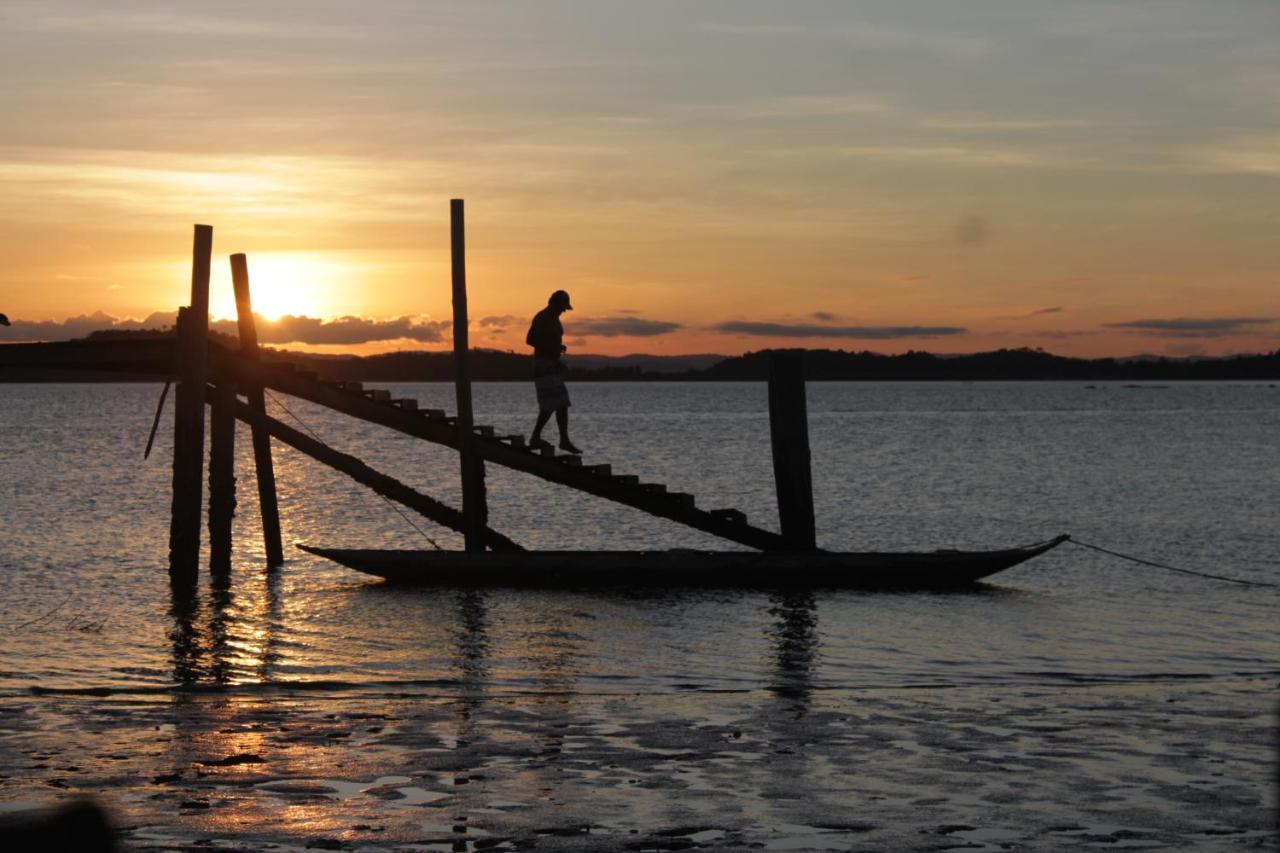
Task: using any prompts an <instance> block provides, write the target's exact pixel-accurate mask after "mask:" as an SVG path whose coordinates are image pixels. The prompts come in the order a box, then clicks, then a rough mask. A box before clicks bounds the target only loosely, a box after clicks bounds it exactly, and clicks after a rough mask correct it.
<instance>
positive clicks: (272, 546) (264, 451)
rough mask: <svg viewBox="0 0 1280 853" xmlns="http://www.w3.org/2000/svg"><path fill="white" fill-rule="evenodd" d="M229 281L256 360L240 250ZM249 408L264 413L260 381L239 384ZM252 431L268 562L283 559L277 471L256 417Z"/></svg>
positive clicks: (244, 343) (247, 352)
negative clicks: (277, 497) (233, 288)
mask: <svg viewBox="0 0 1280 853" xmlns="http://www.w3.org/2000/svg"><path fill="white" fill-rule="evenodd" d="M231 283H232V285H233V286H234V287H235V291H236V321H237V325H238V326H239V329H240V354H241V355H243V356H244V357H245V358H246V359H248V360H249V361H257V360H258V327H257V324H256V323H255V322H254V319H253V303H252V301H251V300H250V299H249V262H248V259H246V258H245V256H244V255H243V254H235V255H232V256H231ZM241 390H242V391H243V392H244V395H245V398H246V399H247V400H248V401H249V408H250V409H251V410H253V412H254V414H255V416H261V417H262V418H265V417H266V414H267V404H266V400H265V398H264V396H263V389H262V385H261V383H252V384H250V383H245V384H242V385H241ZM249 429H250V432H251V433H252V435H253V462H254V465H255V467H256V468H257V472H258V505H259V506H260V507H261V509H262V540H263V545H264V547H265V550H266V552H267V566H268V567H275V566H279V565H282V564H283V563H284V546H283V545H282V544H281V541H280V508H279V506H278V505H277V504H276V471H275V465H274V464H273V463H272V461H271V436H270V435H269V434H268V433H267V430H266V427H265V425H264V423H263V421H262V420H261V418H259V419H258V420H256V421H250V422H249Z"/></svg>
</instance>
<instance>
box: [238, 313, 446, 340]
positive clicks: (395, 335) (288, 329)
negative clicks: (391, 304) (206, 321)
mask: <svg viewBox="0 0 1280 853" xmlns="http://www.w3.org/2000/svg"><path fill="white" fill-rule="evenodd" d="M228 322H230V321H228ZM232 325H233V326H234V324H232ZM451 325H452V324H451V323H449V322H448V321H445V320H422V319H420V318H417V317H396V318H395V319H391V320H371V319H367V318H364V317H339V318H337V319H335V320H320V319H317V318H315V317H295V316H292V315H287V316H284V317H281V318H280V319H279V320H276V321H274V322H267V321H265V320H263V319H261V318H259V319H258V340H259V341H261V342H262V343H272V344H287V343H294V342H296V343H303V344H365V343H370V342H371V341H392V340H401V339H405V340H412V341H422V342H424V343H435V342H437V341H441V340H443V339H444V333H445V332H446V331H447V330H448V329H449V328H450V326H451Z"/></svg>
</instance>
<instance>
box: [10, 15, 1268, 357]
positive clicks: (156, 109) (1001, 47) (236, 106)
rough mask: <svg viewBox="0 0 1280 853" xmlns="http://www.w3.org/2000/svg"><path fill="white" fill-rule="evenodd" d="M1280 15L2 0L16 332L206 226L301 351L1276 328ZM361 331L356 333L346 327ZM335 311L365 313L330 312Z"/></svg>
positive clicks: (743, 346)
mask: <svg viewBox="0 0 1280 853" xmlns="http://www.w3.org/2000/svg"><path fill="white" fill-rule="evenodd" d="M1278 39H1280V3H1277V2H1275V0H1258V2H1247V0H1241V2H1221V3H1211V2H1203V0H1194V2H1177V0H1162V2H1141V0H1133V2H1122V3H1120V2H1106V3H1102V2H1096V3H1095V2H1083V0H1082V2H1070V3H1066V2H1032V1H1031V0H1008V2H996V0H971V1H970V2H944V0H937V2H912V1H911V0H891V1H890V2H846V0H841V2H830V3H816V2H786V3H781V2H767V3H766V2H751V0H726V1H725V2H652V0H645V2H527V3H490V2H475V0H469V2H465V3H420V2H410V0H398V2H391V0H365V2H360V3H355V2H350V0H340V2H336V1H331V0H307V2H280V3H261V2H220V3H207V2H205V3H188V2H164V3H137V2H110V3H108V2H87V1H86V0H79V2H72V1H71V0H64V1H63V2H59V0H40V2H23V0H6V2H5V3H4V4H3V5H2V6H0V69H2V71H3V80H4V85H3V86H2V87H0V115H3V116H4V119H3V120H4V127H5V130H4V133H3V135H0V181H2V182H3V192H0V257H2V258H3V260H2V261H0V311H3V312H4V313H6V314H7V315H8V316H9V318H10V320H11V321H13V326H12V327H10V328H0V341H5V340H7V341H12V340H21V339H33V338H36V339H56V338H59V337H63V338H65V337H70V336H74V335H78V334H83V333H84V332H85V331H87V330H88V329H91V328H103V327H107V326H111V325H113V324H115V325H120V324H123V325H124V326H125V327H131V326H132V325H136V324H137V323H136V322H135V323H132V324H131V323H129V322H128V321H144V322H145V321H146V320H147V318H148V317H152V315H158V316H155V317H152V319H151V321H150V322H151V323H153V324H154V323H159V322H162V321H163V320H164V318H166V317H168V316H170V315H171V313H172V312H173V311H174V310H175V309H176V307H177V306H178V305H180V304H182V303H184V302H185V301H186V300H187V295H188V290H189V284H190V253H191V226H192V224H193V223H196V222H201V223H208V224H211V225H213V226H214V252H215V256H214V264H215V267H214V270H215V275H214V280H213V296H212V310H213V313H214V315H215V317H230V316H233V309H234V306H233V302H232V300H231V288H230V277H229V274H228V263H227V256H228V255H229V254H231V253H233V252H247V253H248V254H249V265H250V271H251V275H252V279H253V287H254V299H255V302H256V303H257V305H258V306H259V308H260V309H261V311H262V312H263V313H264V315H266V316H267V317H268V318H276V317H280V316H282V315H294V318H293V319H290V320H287V321H285V322H282V323H280V324H278V326H277V327H276V328H275V330H274V331H272V332H269V333H268V334H267V335H266V336H265V337H267V338H268V339H269V340H272V341H273V345H276V346H290V347H292V348H298V349H319V350H324V351H331V352H338V351H353V352H363V353H367V352H376V351H383V350H394V349H408V348H441V347H443V346H445V345H446V342H447V340H448V325H447V322H445V321H447V320H448V318H449V317H450V307H449V306H450V303H449V273H448V270H449V266H448V264H449V256H448V250H449V244H448V199H450V198H452V197H460V198H465V199H466V202H467V218H468V226H469V228H468V240H469V249H470V255H469V283H470V302H471V317H472V332H471V334H472V342H473V344H474V345H479V346H492V347H498V348H503V349H516V350H520V351H523V350H524V346H523V337H524V331H525V328H526V326H527V323H528V318H529V317H530V316H531V315H532V314H533V313H534V312H535V311H536V310H538V309H539V308H541V307H542V305H544V304H545V302H546V297H547V294H548V293H549V292H550V291H551V290H553V289H556V288H559V287H563V288H565V289H567V290H568V291H569V292H570V293H571V294H572V298H573V302H574V305H575V309H576V310H575V311H574V312H572V313H571V314H568V315H566V317H565V325H566V329H567V331H568V340H569V344H570V349H571V351H572V350H577V351H580V352H594V353H609V354H622V353H630V352H650V353H692V352H718V353H729V354H734V353H740V352H743V351H746V350H752V349H762V348H765V347H770V346H780V345H803V346H812V347H819V346H824V347H835V348H843V349H857V350H862V349H871V350H876V351H881V352H900V351H904V350H907V349H928V350H931V351H935V352H972V351H978V350H986V349H994V348H997V347H1017V346H1032V347H1043V348H1045V349H1047V350H1049V351H1051V352H1058V353H1062V354H1075V355H1128V354H1134V353H1142V352H1150V353H1167V354H1191V353H1207V354H1220V353H1231V352H1243V351H1270V350H1274V349H1277V348H1280V300H1278V299H1277V259H1278V258H1280V250H1278V249H1277V246H1280V236H1278V235H1280V181H1278V179H1280V122H1278V119H1280V51H1277V49H1276V44H1277V41H1278ZM344 317H345V318H348V319H346V320H341V319H339V318H344ZM335 321H337V322H335Z"/></svg>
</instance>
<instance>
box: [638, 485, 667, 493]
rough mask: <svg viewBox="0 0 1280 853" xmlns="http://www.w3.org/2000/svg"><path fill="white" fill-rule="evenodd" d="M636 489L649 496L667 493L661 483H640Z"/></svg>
mask: <svg viewBox="0 0 1280 853" xmlns="http://www.w3.org/2000/svg"><path fill="white" fill-rule="evenodd" d="M636 488H638V489H639V490H640V491H642V492H648V493H649V494H651V495H665V494H666V493H667V487H666V486H665V485H663V484H662V483H640V484H639V485H638V486H636Z"/></svg>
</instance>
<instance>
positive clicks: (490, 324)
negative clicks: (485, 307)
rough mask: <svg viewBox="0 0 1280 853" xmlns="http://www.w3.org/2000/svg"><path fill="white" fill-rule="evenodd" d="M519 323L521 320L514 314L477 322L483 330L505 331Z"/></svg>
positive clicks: (496, 316) (486, 318) (495, 316)
mask: <svg viewBox="0 0 1280 853" xmlns="http://www.w3.org/2000/svg"><path fill="white" fill-rule="evenodd" d="M519 321H520V318H519V317H517V316H516V315H514V314H499V315H494V316H491V317H481V318H480V319H479V320H478V321H477V322H478V324H479V325H480V327H481V328H483V329H505V328H506V327H507V326H511V325H514V324H515V323H517V322H519Z"/></svg>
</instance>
